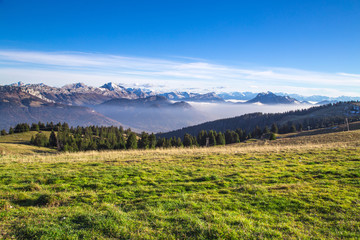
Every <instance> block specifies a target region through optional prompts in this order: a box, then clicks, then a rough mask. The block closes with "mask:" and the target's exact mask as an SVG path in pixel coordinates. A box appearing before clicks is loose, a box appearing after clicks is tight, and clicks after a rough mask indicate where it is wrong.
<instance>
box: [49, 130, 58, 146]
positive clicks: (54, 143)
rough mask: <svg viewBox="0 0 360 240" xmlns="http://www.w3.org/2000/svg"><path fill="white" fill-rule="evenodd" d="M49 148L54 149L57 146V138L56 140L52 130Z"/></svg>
mask: <svg viewBox="0 0 360 240" xmlns="http://www.w3.org/2000/svg"><path fill="white" fill-rule="evenodd" d="M49 146H50V147H56V146H57V138H56V135H55V132H54V130H52V131H51V133H50V137H49Z"/></svg>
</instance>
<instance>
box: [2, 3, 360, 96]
mask: <svg viewBox="0 0 360 240" xmlns="http://www.w3.org/2000/svg"><path fill="white" fill-rule="evenodd" d="M0 29H1V31H0V83H1V84H8V83H11V82H15V81H18V80H21V81H23V82H28V83H35V82H44V83H47V84H49V85H63V83H64V84H65V83H69V82H85V83H87V84H89V85H93V86H98V85H100V84H101V83H103V82H108V81H114V82H117V83H122V84H125V85H128V86H134V85H138V86H151V87H152V88H155V89H194V90H197V91H208V90H209V91H217V92H220V91H255V92H257V91H267V90H271V91H275V92H279V91H283V92H289V93H300V94H304V95H313V94H324V95H329V96H338V95H354V96H355V95H360V68H359V65H360V44H359V42H360V1H358V0H338V1H334V0H327V1H319V0H313V1H307V0H302V1H298V0H291V1H288V0H287V1H285V0H283V1H277V0H274V1H270V0H268V1H240V0H238V1H211V0H208V1H196V0H193V1H187V0H183V1H175V0H174V1H107V0H103V1H91V0H87V1H83V0H77V1H68V0H62V1H49V0H46V1H44V0H43V1H40V0H38V1H37V0H32V1H29V0H22V1H21V0H0Z"/></svg>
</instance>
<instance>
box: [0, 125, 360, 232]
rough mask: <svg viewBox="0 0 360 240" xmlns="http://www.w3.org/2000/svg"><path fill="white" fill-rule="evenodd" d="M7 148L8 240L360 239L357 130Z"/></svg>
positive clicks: (1, 187)
mask: <svg viewBox="0 0 360 240" xmlns="http://www.w3.org/2000/svg"><path fill="white" fill-rule="evenodd" d="M30 136H31V135H30ZM12 137H14V139H19V138H22V139H25V136H20V135H19V136H18V137H17V138H16V137H15V136H12ZM27 137H28V138H30V137H29V136H27ZM5 138H7V140H5ZM8 138H9V136H6V137H0V148H1V149H3V155H1V156H0V236H2V238H4V239H11V238H15V239H346V238H348V239H359V238H360V200H359V199H360V198H359V197H360V150H359V149H360V148H359V147H360V131H359V130H357V131H350V132H338V133H329V134H318V135H313V136H301V137H292V138H282V139H279V140H276V141H271V142H269V141H257V142H253V143H241V144H234V145H230V146H224V147H212V148H198V149H168V150H147V151H111V152H110V151H109V152H85V153H71V154H70V153H62V154H54V153H53V152H52V151H48V150H46V149H44V150H42V149H40V151H43V152H42V153H41V152H40V153H38V152H36V151H38V150H39V148H37V147H35V148H32V146H28V145H23V144H22V143H21V140H18V141H20V143H14V141H15V140H14V141H12V140H9V139H8ZM16 141H17V140H16ZM4 142H7V143H4ZM5 144H8V145H11V144H12V145H13V146H12V147H11V148H12V150H11V151H8V150H7V146H8V145H5ZM22 146H23V147H25V148H26V149H25V150H24V151H21V148H22ZM30 147H31V149H28V148H30ZM16 148H17V149H16ZM16 151H18V152H19V153H22V154H15V153H16Z"/></svg>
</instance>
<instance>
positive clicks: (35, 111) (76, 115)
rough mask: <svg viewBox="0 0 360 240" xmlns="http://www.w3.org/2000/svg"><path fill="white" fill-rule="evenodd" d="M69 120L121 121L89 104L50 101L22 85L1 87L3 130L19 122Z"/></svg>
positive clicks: (0, 125)
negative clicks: (80, 104)
mask: <svg viewBox="0 0 360 240" xmlns="http://www.w3.org/2000/svg"><path fill="white" fill-rule="evenodd" d="M38 121H41V122H54V123H57V122H67V123H68V124H69V125H71V126H77V125H80V126H85V125H105V126H111V125H114V126H120V125H121V123H120V122H118V121H115V120H112V119H110V118H108V117H105V116H103V115H101V114H99V113H97V112H95V111H94V110H92V109H90V108H87V107H79V106H68V105H63V104H57V103H51V102H47V101H45V100H43V99H40V98H38V97H35V96H33V95H31V94H29V93H26V92H23V91H22V90H21V89H19V88H11V87H0V129H6V130H7V129H8V128H9V127H11V126H14V125H16V124H17V123H19V122H26V123H33V122H38Z"/></svg>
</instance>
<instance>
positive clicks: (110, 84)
mask: <svg viewBox="0 0 360 240" xmlns="http://www.w3.org/2000/svg"><path fill="white" fill-rule="evenodd" d="M100 88H105V89H107V90H110V91H115V90H117V89H122V88H123V87H121V86H119V85H117V84H115V83H113V82H108V83H105V84H104V85H102V86H101V87H100Z"/></svg>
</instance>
